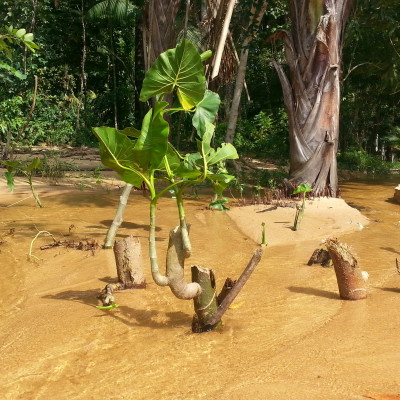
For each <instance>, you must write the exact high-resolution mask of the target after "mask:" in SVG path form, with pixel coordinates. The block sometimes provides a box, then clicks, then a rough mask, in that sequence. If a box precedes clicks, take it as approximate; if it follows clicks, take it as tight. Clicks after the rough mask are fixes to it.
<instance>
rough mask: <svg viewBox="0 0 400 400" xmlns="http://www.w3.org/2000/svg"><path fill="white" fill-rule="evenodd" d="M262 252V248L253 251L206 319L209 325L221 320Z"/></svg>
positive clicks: (258, 260)
mask: <svg viewBox="0 0 400 400" xmlns="http://www.w3.org/2000/svg"><path fill="white" fill-rule="evenodd" d="M262 254H263V249H262V248H261V249H257V250H256V251H255V252H254V254H253V257H252V258H251V260H250V262H249V263H248V264H247V267H246V268H245V269H244V271H243V272H242V275H240V278H239V279H238V280H237V281H236V283H235V285H234V286H233V288H232V289H231V290H229V292H228V293H227V295H226V296H225V297H224V299H223V300H222V302H221V304H220V305H219V306H218V308H217V311H216V312H215V313H214V314H213V315H212V317H211V318H210V319H209V320H208V323H209V325H211V326H213V325H215V324H217V323H218V322H219V321H220V320H221V318H222V316H223V315H224V314H225V312H226V310H227V309H228V308H229V306H230V305H231V304H232V302H233V300H235V298H236V296H237V295H238V294H239V292H240V291H241V290H242V288H243V286H244V285H245V283H246V282H247V280H248V279H249V278H250V275H251V274H252V273H253V271H254V269H255V268H256V266H257V265H258V263H259V262H260V261H261V257H262Z"/></svg>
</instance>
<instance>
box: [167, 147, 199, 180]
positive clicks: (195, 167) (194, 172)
mask: <svg viewBox="0 0 400 400" xmlns="http://www.w3.org/2000/svg"><path fill="white" fill-rule="evenodd" d="M201 166H202V156H201V154H200V153H193V154H186V156H185V158H184V159H183V162H181V163H180V165H179V168H177V169H176V170H175V171H174V173H175V176H177V177H179V178H184V179H197V178H198V177H199V176H200V175H202V171H201Z"/></svg>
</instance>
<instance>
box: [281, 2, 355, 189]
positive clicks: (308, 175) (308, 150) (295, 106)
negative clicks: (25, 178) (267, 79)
mask: <svg viewBox="0 0 400 400" xmlns="http://www.w3.org/2000/svg"><path fill="white" fill-rule="evenodd" d="M352 4H353V0H320V1H311V0H302V1H298V0H291V1H290V7H291V21H292V31H291V32H288V31H281V32H280V33H278V34H276V35H274V38H278V37H279V38H283V39H284V45H285V51H286V61H287V64H288V66H289V70H290V78H289V77H288V76H286V73H285V72H284V70H283V68H282V66H281V65H279V64H278V63H277V62H274V63H273V64H274V66H275V68H276V70H277V72H278V76H279V79H280V81H281V85H282V89H283V95H284V102H285V107H286V110H287V113H288V119H289V137H290V180H291V182H292V183H293V184H294V185H295V186H297V185H299V184H302V183H307V184H308V185H310V186H311V187H313V189H314V194H315V195H332V196H336V195H337V189H338V179H337V165H336V153H337V149H338V138H339V108H340V74H341V61H342V47H343V32H344V28H345V25H346V22H347V19H348V15H349V13H350V9H351V6H352Z"/></svg>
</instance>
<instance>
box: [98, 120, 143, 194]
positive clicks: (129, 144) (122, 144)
mask: <svg viewBox="0 0 400 400" xmlns="http://www.w3.org/2000/svg"><path fill="white" fill-rule="evenodd" d="M93 133H94V134H95V135H96V136H97V138H98V139H99V141H100V157H101V162H102V163H103V164H104V165H105V166H106V167H109V168H111V169H113V170H114V171H115V172H117V173H118V175H119V176H120V177H121V179H122V180H124V181H125V182H127V183H130V184H131V185H133V186H136V187H140V185H141V184H142V182H143V178H142V176H141V175H140V174H139V172H142V171H140V168H139V166H138V165H137V163H136V162H135V158H134V146H135V143H134V142H133V141H132V140H130V139H129V138H128V137H127V136H126V135H124V134H123V133H121V132H120V131H118V130H117V129H115V128H108V127H98V128H93ZM142 173H143V172H142ZM144 175H145V174H144Z"/></svg>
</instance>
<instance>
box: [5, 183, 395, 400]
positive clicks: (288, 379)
mask: <svg viewBox="0 0 400 400" xmlns="http://www.w3.org/2000/svg"><path fill="white" fill-rule="evenodd" d="M38 183H40V182H38ZM0 188H1V190H0V212H1V220H0V223H1V225H0V235H2V242H3V243H2V244H1V245H0V251H1V254H0V256H1V259H0V260H1V261H0V265H1V269H2V270H3V271H5V272H4V277H5V278H6V279H3V281H2V284H1V285H2V286H1V291H0V300H1V301H2V308H3V311H2V316H1V319H0V324H1V331H0V346H1V359H2V362H1V363H2V371H3V372H2V374H1V378H0V392H1V393H2V396H3V398H4V399H6V400H17V399H18V400H28V399H29V400H48V399H57V400H64V399H65V400H66V399H68V400H70V399H77V400H78V399H84V400H89V399H98V398H100V397H106V398H108V399H112V400H120V399H135V400H141V399H149V398H152V399H156V400H161V399H163V400H175V399H176V400H181V399H185V400H186V399H188V400H194V399H202V398H207V399H219V400H224V399H235V400H240V399H243V400H247V399H252V400H281V399H285V400H286V399H296V400H297V399H308V400H314V399H315V400H324V399H326V400H351V399H363V398H365V397H363V395H364V394H366V393H398V392H400V381H399V380H398V379H397V374H396V372H395V371H394V369H397V366H398V361H399V356H398V351H397V346H396V345H395V343H396V337H395V332H396V330H397V329H398V328H399V327H400V320H399V317H397V316H396V315H392V316H389V313H386V312H389V311H393V309H394V308H395V307H396V305H395V303H394V301H395V300H394V299H395V295H396V290H393V291H386V292H385V291H382V290H381V291H377V290H375V292H373V294H372V296H371V297H369V298H368V299H367V300H363V301H359V302H345V301H342V300H340V299H339V297H338V294H337V286H336V281H335V276H334V272H333V270H332V269H327V268H322V267H309V266H307V265H306V263H307V261H308V258H309V257H310V255H311V253H312V251H313V250H314V249H315V248H316V247H318V245H319V244H320V242H321V240H323V239H324V238H326V237H328V236H339V237H343V235H344V234H349V235H346V236H345V238H346V240H347V241H348V242H349V243H350V244H352V245H355V247H356V249H357V243H358V242H359V241H360V240H361V241H362V240H365V239H366V237H368V229H370V228H369V225H368V219H367V218H366V217H365V216H364V215H362V214H361V213H360V212H359V211H358V210H356V209H355V208H352V207H350V206H348V205H347V204H346V203H345V202H344V200H341V199H318V200H315V201H312V202H310V201H307V204H306V213H305V217H304V220H303V222H302V225H301V229H300V231H298V232H294V231H293V230H291V226H292V225H293V219H294V212H295V210H294V209H292V208H281V207H278V208H274V207H272V206H263V205H256V206H248V207H247V206H246V207H237V208H233V209H232V210H231V211H230V212H229V213H226V212H215V211H214V212H213V211H209V210H208V209H207V208H206V204H207V200H208V199H200V200H193V199H192V200H187V202H186V203H187V205H186V208H187V213H188V219H189V221H190V223H191V224H192V230H191V237H192V244H193V248H194V252H193V256H192V258H191V259H190V260H189V262H188V263H187V264H188V265H191V264H200V265H204V266H207V267H209V268H213V270H214V271H215V273H216V277H217V284H218V285H219V287H221V285H222V284H223V282H224V280H225V278H226V277H227V276H230V277H232V278H236V277H237V276H238V275H239V274H240V273H241V270H242V269H243V268H244V266H245V265H246V264H247V262H248V260H249V259H250V257H251V255H252V252H253V251H254V249H255V248H256V247H257V245H258V242H259V240H260V237H261V222H265V223H266V224H267V240H268V247H267V249H266V251H265V254H264V257H263V259H262V261H261V263H260V264H259V266H258V267H257V270H256V271H255V272H254V274H253V275H252V277H251V278H250V280H249V282H248V283H247V284H246V286H245V288H244V289H243V291H242V292H241V294H240V295H239V297H238V298H237V300H236V302H235V304H236V307H235V308H233V309H231V310H229V311H228V313H227V314H226V316H225V317H224V326H223V328H222V330H221V331H217V332H211V333H207V334H200V335H199V334H192V333H191V331H190V324H191V319H192V314H193V307H192V304H191V302H189V301H182V300H177V299H175V298H174V297H173V295H172V293H171V292H170V291H169V289H166V288H160V287H157V286H156V285H155V284H153V283H152V282H151V278H150V274H149V273H148V274H147V277H148V278H147V280H148V283H149V284H148V287H147V289H145V290H136V291H126V292H123V293H119V294H117V302H118V304H119V305H120V307H119V308H116V309H113V310H111V311H102V310H99V309H96V308H95V305H96V304H97V300H96V294H97V292H98V290H99V289H100V288H101V287H103V286H104V285H105V283H107V282H110V281H113V280H115V266H114V261H113V256H112V251H107V250H102V249H99V250H97V251H95V252H93V253H92V252H82V251H77V250H70V249H69V250H68V249H63V248H57V249H51V250H45V251H41V250H39V247H40V246H41V245H43V244H46V243H49V242H51V241H52V239H51V238H49V237H46V236H45V235H42V236H41V237H39V238H38V240H37V241H35V243H34V246H33V249H32V251H33V254H34V256H35V257H37V259H36V260H35V261H34V262H32V261H28V260H27V254H28V252H29V247H30V244H31V241H32V238H33V237H34V236H35V234H36V233H37V231H38V230H43V231H44V230H46V231H49V232H51V233H52V234H53V235H54V236H55V237H56V238H68V239H71V240H72V239H75V240H78V239H82V238H90V239H94V240H97V241H98V242H99V243H101V242H102V240H103V238H104V235H105V233H106V231H107V227H108V226H109V224H110V222H111V219H112V218H113V215H114V212H115V208H116V206H117V203H118V195H119V191H118V190H117V189H115V185H114V184H113V186H112V187H110V188H108V189H107V190H104V188H103V189H100V188H97V190H91V189H85V190H77V188H76V187H71V186H69V188H63V187H56V188H54V187H48V186H46V185H40V184H39V185H38V188H39V192H40V193H41V195H42V200H43V203H44V204H45V208H44V209H38V208H36V207H35V204H34V202H33V200H32V199H28V200H25V201H23V202H21V203H19V204H16V205H14V206H13V207H6V206H7V205H9V204H12V203H14V202H15V201H17V200H19V199H23V198H24V197H26V196H27V195H28V194H29V193H28V191H27V188H26V187H24V186H23V185H19V186H18V187H17V193H16V194H10V193H8V192H7V191H6V190H5V189H4V183H3V182H0ZM146 204H147V200H146V199H145V198H143V196H142V195H141V194H140V193H134V194H133V196H132V199H131V203H130V205H129V207H128V209H127V211H126V216H125V221H126V222H125V223H124V224H123V226H122V228H121V230H120V232H119V237H124V236H126V235H128V234H134V235H137V236H139V238H140V240H141V242H142V246H143V253H144V254H146V253H147V236H148V230H147V225H146V224H147V216H148V212H147V208H146ZM159 208H160V211H159V217H158V224H157V225H158V230H157V232H158V243H159V253H160V254H159V257H160V260H163V259H164V257H165V251H166V245H167V236H168V231H169V229H170V228H171V227H173V226H174V225H176V223H177V216H176V212H175V208H174V203H173V200H172V199H163V200H162V201H161V202H160V207H159ZM396 216H397V215H396ZM367 225H368V227H367V228H366V229H362V227H363V226H367ZM71 226H73V227H74V228H73V229H72V230H71V229H70V227H71ZM10 230H11V231H10ZM365 232H367V233H365ZM388 234H389V235H391V233H390V232H389V233H388ZM365 235H367V236H365ZM392 236H393V235H392ZM144 264H145V267H146V271H149V265H148V261H147V259H146V258H145V259H144ZM374 268H375V269H374ZM367 269H368V268H367ZM370 270H372V271H370V272H371V275H372V278H373V285H374V287H376V286H379V285H381V287H382V288H384V287H388V286H389V287H390V286H391V285H392V286H394V284H393V283H392V282H395V279H396V277H395V272H394V269H391V270H390V271H389V269H388V268H386V265H384V266H383V267H382V268H379V266H378V265H376V264H374V265H370ZM388 282H390V283H389V284H388ZM398 291H400V289H399V290H398ZM397 296H398V292H397ZM382 310H385V312H382ZM397 314H398V313H397ZM390 335H394V336H392V338H391V339H390V337H389V336H390ZM392 369H393V370H392ZM377 398H378V397H377ZM393 398H394V397H393Z"/></svg>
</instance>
